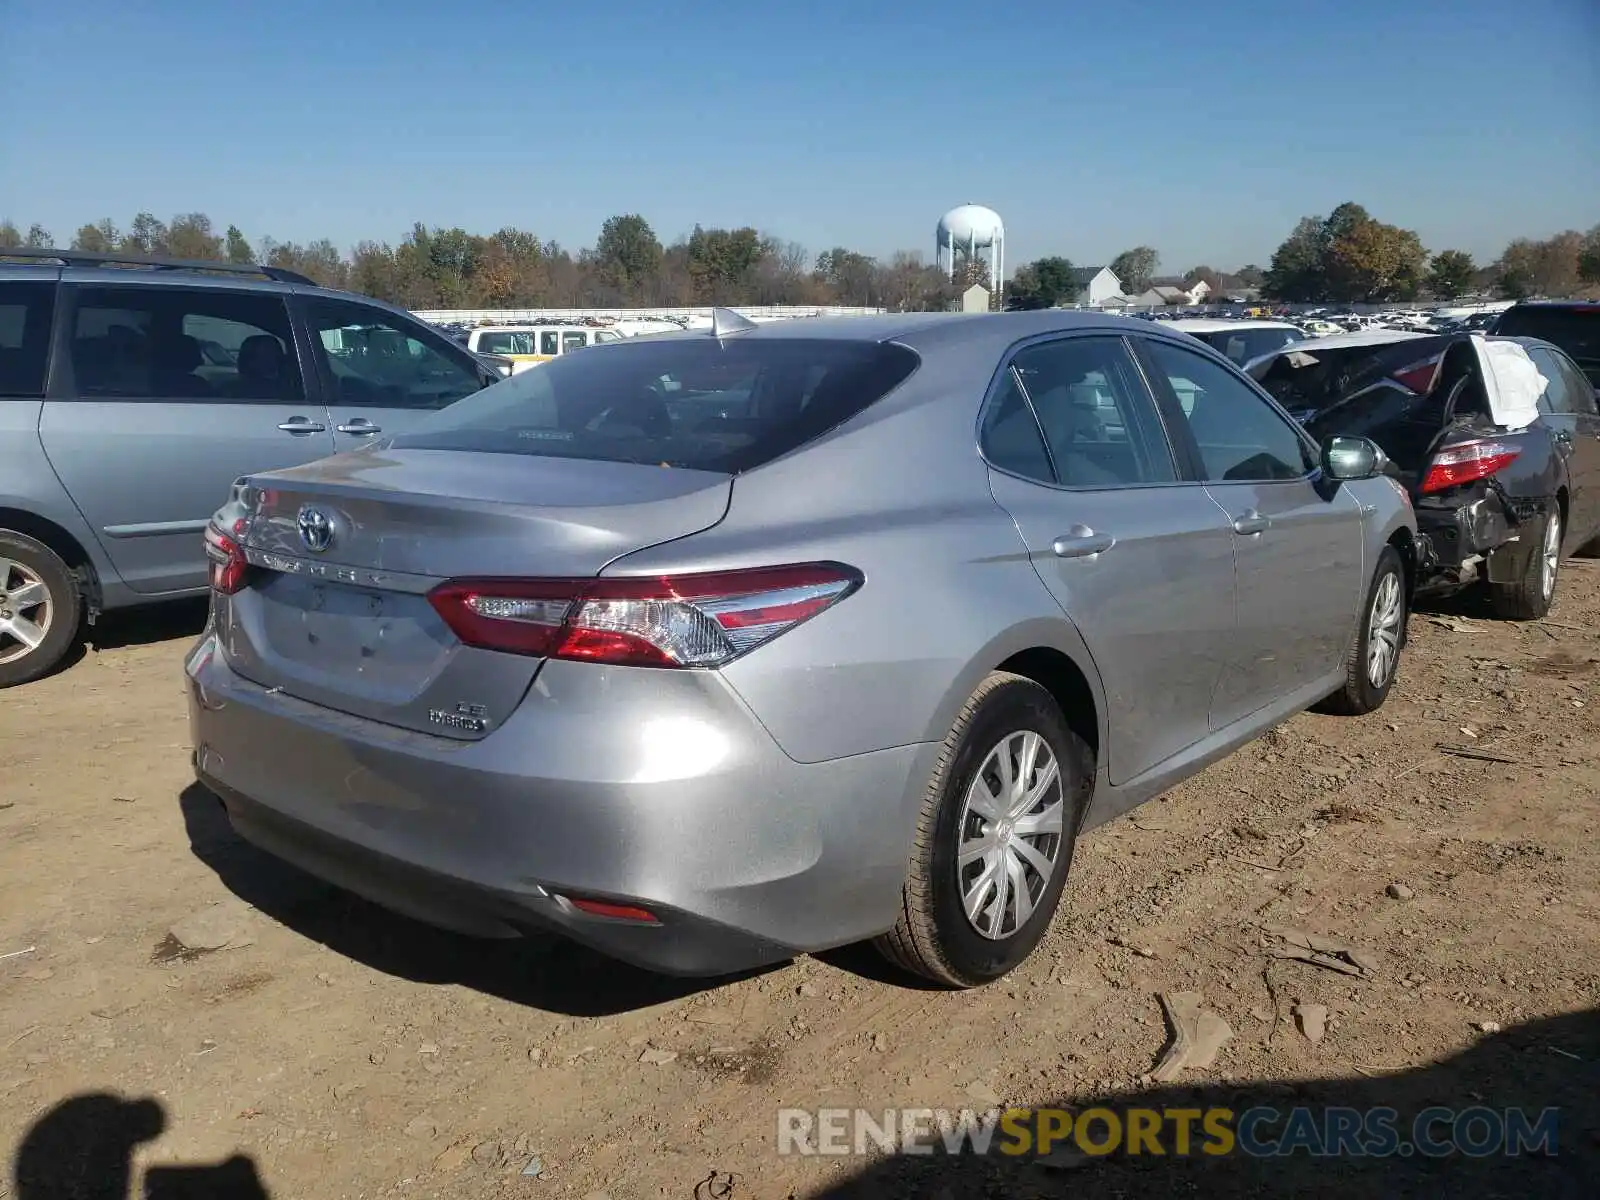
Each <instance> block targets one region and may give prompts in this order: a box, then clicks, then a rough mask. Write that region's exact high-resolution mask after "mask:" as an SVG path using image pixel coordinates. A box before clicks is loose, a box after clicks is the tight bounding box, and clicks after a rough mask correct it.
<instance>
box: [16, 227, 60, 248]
mask: <svg viewBox="0 0 1600 1200" xmlns="http://www.w3.org/2000/svg"><path fill="white" fill-rule="evenodd" d="M22 241H23V244H24V245H26V246H27V247H28V249H30V250H48V249H49V248H50V247H52V246H54V245H55V244H56V240H55V238H53V237H51V236H50V231H49V230H48V229H46V228H45V227H44V226H43V225H40V224H38V223H37V222H35V223H34V224H32V225H29V226H28V233H27V236H26V237H24V238H23V239H22Z"/></svg>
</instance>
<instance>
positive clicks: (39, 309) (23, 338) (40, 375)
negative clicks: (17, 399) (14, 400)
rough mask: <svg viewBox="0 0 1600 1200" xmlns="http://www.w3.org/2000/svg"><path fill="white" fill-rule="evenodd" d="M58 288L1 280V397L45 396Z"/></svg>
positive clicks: (27, 282)
mask: <svg viewBox="0 0 1600 1200" xmlns="http://www.w3.org/2000/svg"><path fill="white" fill-rule="evenodd" d="M55 303H56V285H55V284H54V283H51V282H48V281H46V280H20V279H19V280H12V281H3V280H0V396H27V397H39V396H42V395H44V382H45V370H46V367H47V366H48V364H49V361H50V319H51V317H52V316H53V314H54V312H55Z"/></svg>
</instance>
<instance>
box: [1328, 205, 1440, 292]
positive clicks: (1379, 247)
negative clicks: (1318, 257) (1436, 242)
mask: <svg viewBox="0 0 1600 1200" xmlns="http://www.w3.org/2000/svg"><path fill="white" fill-rule="evenodd" d="M1344 207H1349V208H1356V207H1358V206H1356V205H1349V206H1344ZM1335 215H1336V216H1337V215H1338V210H1335ZM1329 233H1330V235H1331V236H1330V237H1329V238H1328V244H1327V251H1326V257H1325V259H1324V268H1323V269H1324V273H1325V275H1326V276H1327V281H1328V288H1329V291H1330V293H1331V294H1332V296H1333V297H1334V299H1337V300H1346V301H1357V302H1365V303H1382V302H1384V301H1389V300H1410V299H1412V298H1414V297H1415V296H1416V295H1417V293H1418V292H1419V291H1420V290H1421V288H1422V280H1423V268H1424V265H1425V264H1426V262H1427V259H1428V252H1427V251H1426V250H1424V249H1423V248H1422V239H1421V238H1419V237H1418V236H1417V235H1416V234H1415V233H1414V232H1412V231H1411V230H1409V229H1400V228H1397V227H1396V226H1393V225H1385V224H1384V223H1383V222H1381V221H1375V220H1373V219H1372V218H1371V217H1369V216H1367V215H1366V213H1365V212H1364V211H1363V212H1362V213H1361V215H1360V216H1359V217H1357V218H1355V219H1353V220H1349V221H1347V222H1342V223H1339V224H1336V223H1335V222H1334V220H1333V218H1331V217H1330V218H1329Z"/></svg>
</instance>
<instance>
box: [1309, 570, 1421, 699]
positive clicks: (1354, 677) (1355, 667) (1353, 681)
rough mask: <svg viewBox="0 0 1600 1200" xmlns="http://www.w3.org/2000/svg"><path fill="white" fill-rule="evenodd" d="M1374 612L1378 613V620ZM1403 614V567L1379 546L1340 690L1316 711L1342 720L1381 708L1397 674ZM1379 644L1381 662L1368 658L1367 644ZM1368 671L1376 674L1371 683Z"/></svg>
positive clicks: (1403, 632) (1402, 642)
mask: <svg viewBox="0 0 1600 1200" xmlns="http://www.w3.org/2000/svg"><path fill="white" fill-rule="evenodd" d="M1380 607H1381V608H1382V609H1383V615H1382V616H1381V617H1380V614H1379V611H1378V610H1379V609H1380ZM1408 615H1409V614H1408V613H1407V611H1406V572H1405V565H1404V564H1403V563H1401V561H1400V554H1399V552H1398V551H1397V550H1395V548H1394V547H1393V546H1385V547H1384V548H1383V553H1382V554H1380V555H1378V566H1377V569H1376V570H1375V571H1373V573H1372V582H1371V583H1370V584H1368V585H1367V598H1366V602H1365V603H1364V604H1363V605H1362V606H1361V620H1360V622H1359V623H1358V624H1357V625H1356V634H1355V637H1354V638H1352V639H1351V642H1350V649H1349V650H1348V651H1347V652H1346V653H1345V660H1344V686H1343V687H1341V688H1340V689H1339V690H1338V691H1337V692H1335V693H1334V694H1333V695H1331V696H1329V697H1328V698H1327V699H1326V700H1324V701H1323V702H1322V704H1320V705H1319V706H1318V707H1319V709H1320V710H1321V711H1323V712H1327V713H1333V714H1335V715H1337V716H1342V717H1360V716H1365V715H1366V714H1367V713H1369V712H1374V711H1376V710H1377V709H1379V708H1381V707H1382V706H1383V702H1384V701H1385V700H1387V699H1388V698H1389V689H1390V688H1392V687H1394V681H1395V678H1396V676H1398V675H1399V673H1400V651H1401V649H1402V647H1404V645H1405V640H1406V620H1407V617H1408ZM1385 635H1387V636H1385ZM1391 639H1392V640H1391ZM1379 640H1382V641H1383V642H1384V643H1385V644H1387V645H1388V655H1387V659H1386V660H1384V661H1383V662H1381V663H1380V662H1377V661H1375V659H1374V656H1373V644H1374V642H1375V641H1379ZM1374 671H1377V672H1378V674H1379V678H1378V679H1376V680H1374V678H1373V674H1374Z"/></svg>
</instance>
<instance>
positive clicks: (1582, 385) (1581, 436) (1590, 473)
mask: <svg viewBox="0 0 1600 1200" xmlns="http://www.w3.org/2000/svg"><path fill="white" fill-rule="evenodd" d="M1551 357H1552V358H1554V359H1555V360H1556V363H1557V364H1558V366H1559V367H1560V369H1561V373H1562V374H1563V375H1564V376H1565V378H1566V381H1567V396H1568V398H1569V401H1570V407H1571V409H1572V411H1573V415H1574V417H1575V418H1576V428H1575V430H1574V444H1575V445H1576V447H1577V448H1578V456H1579V457H1580V460H1581V463H1582V466H1583V470H1582V480H1583V483H1582V487H1583V491H1584V493H1585V496H1584V497H1583V500H1584V508H1585V509H1586V510H1587V511H1588V513H1589V521H1590V523H1589V525H1588V526H1587V528H1580V531H1579V532H1578V535H1577V537H1575V538H1574V539H1573V542H1572V544H1573V546H1574V547H1575V548H1576V547H1578V546H1582V545H1584V544H1585V541H1589V540H1593V539H1594V538H1595V537H1596V536H1600V403H1597V397H1596V393H1595V386H1594V383H1593V381H1591V380H1590V378H1589V377H1588V376H1587V375H1585V374H1584V373H1583V368H1581V367H1580V366H1578V364H1577V362H1575V361H1574V360H1573V359H1572V358H1570V357H1568V356H1567V355H1566V354H1564V353H1562V352H1560V351H1553V352H1552V354H1551ZM1584 535H1587V537H1585V536H1584ZM1580 539H1582V540H1580Z"/></svg>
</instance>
